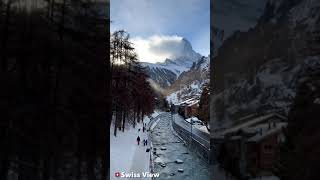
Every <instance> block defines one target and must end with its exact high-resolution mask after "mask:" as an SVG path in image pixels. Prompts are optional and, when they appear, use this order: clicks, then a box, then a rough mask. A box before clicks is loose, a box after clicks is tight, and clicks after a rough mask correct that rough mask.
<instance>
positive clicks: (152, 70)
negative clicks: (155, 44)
mask: <svg viewBox="0 0 320 180" xmlns="http://www.w3.org/2000/svg"><path fill="white" fill-rule="evenodd" d="M170 48H173V52H174V53H172V55H170V57H167V58H166V59H165V61H164V62H158V63H142V65H143V66H145V67H146V69H147V73H148V74H149V76H150V77H151V78H152V79H153V80H154V81H155V82H157V83H158V84H160V85H161V86H162V87H167V86H170V85H171V84H172V83H173V82H174V81H175V80H176V79H177V78H178V77H179V76H180V74H181V73H183V72H185V71H188V70H189V69H190V68H191V67H192V65H193V64H194V63H195V62H197V61H199V59H201V57H202V56H201V55H200V54H199V53H197V52H195V51H194V50H193V48H192V46H191V43H190V42H189V41H188V40H187V39H186V38H182V39H181V43H179V45H175V46H173V47H170Z"/></svg>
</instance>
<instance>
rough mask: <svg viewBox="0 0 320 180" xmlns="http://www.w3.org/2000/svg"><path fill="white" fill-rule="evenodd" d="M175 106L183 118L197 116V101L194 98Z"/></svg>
mask: <svg viewBox="0 0 320 180" xmlns="http://www.w3.org/2000/svg"><path fill="white" fill-rule="evenodd" d="M175 106H176V107H177V109H178V113H179V114H180V115H181V116H183V117H184V118H190V117H192V116H198V112H199V100H198V99H196V98H191V99H187V100H185V101H183V102H181V103H179V104H175Z"/></svg>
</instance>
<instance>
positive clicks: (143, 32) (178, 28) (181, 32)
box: [110, 0, 210, 62]
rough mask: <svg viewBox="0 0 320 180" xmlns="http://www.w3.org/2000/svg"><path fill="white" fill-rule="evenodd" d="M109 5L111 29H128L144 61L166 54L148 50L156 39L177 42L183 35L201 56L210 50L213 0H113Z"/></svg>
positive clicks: (158, 58) (158, 41) (159, 41)
mask: <svg viewBox="0 0 320 180" xmlns="http://www.w3.org/2000/svg"><path fill="white" fill-rule="evenodd" d="M110 4H111V8H110V15H111V20H112V23H111V32H113V31H115V30H119V29H124V30H126V31H127V32H129V33H130V35H131V38H132V40H133V41H134V43H135V44H137V47H138V48H140V49H139V52H138V55H139V54H140V56H141V58H142V59H140V60H142V61H150V62H153V61H161V59H162V58H163V57H165V56H166V55H165V54H163V56H159V55H158V56H156V55H154V54H152V52H146V51H148V50H147V49H148V45H149V44H150V42H151V41H152V43H153V44H154V43H155V42H153V41H155V40H157V41H156V42H157V43H161V42H163V41H169V40H170V42H176V43H178V41H179V38H181V37H184V38H186V39H187V40H189V41H190V43H191V45H192V47H193V49H194V50H195V51H196V52H198V53H200V54H201V55H205V56H207V55H208V54H209V52H210V0H111V2H110ZM162 40H163V41H162ZM143 49H144V50H143ZM147 58H149V59H147ZM151 59H152V60H151ZM163 60H164V59H163Z"/></svg>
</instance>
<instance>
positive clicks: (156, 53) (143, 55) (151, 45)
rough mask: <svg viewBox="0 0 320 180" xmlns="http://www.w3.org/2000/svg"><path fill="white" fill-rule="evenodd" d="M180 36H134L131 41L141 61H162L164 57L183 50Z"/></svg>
mask: <svg viewBox="0 0 320 180" xmlns="http://www.w3.org/2000/svg"><path fill="white" fill-rule="evenodd" d="M182 39H183V38H182V37H180V36H177V35H174V36H163V35H162V36H159V35H155V36H151V37H149V38H141V37H134V38H132V39H131V42H132V43H133V44H134V48H135V50H136V52H137V54H138V58H139V60H140V61H142V62H151V63H155V62H163V61H164V60H165V59H166V58H170V57H173V56H176V55H177V54H179V53H181V50H183V46H184V43H183V41H182Z"/></svg>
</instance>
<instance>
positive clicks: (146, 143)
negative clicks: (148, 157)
mask: <svg viewBox="0 0 320 180" xmlns="http://www.w3.org/2000/svg"><path fill="white" fill-rule="evenodd" d="M146 129H147V123H143V127H142V132H144V131H146ZM138 132H140V128H139V129H138ZM137 144H138V145H140V136H138V137H137ZM147 145H148V140H147V139H143V146H147Z"/></svg>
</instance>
